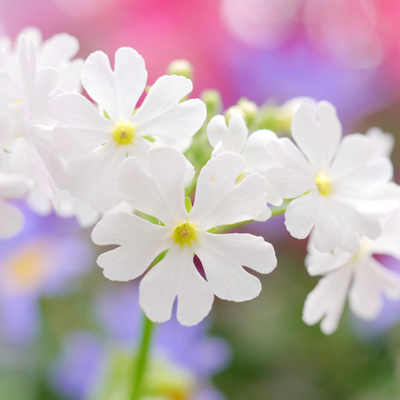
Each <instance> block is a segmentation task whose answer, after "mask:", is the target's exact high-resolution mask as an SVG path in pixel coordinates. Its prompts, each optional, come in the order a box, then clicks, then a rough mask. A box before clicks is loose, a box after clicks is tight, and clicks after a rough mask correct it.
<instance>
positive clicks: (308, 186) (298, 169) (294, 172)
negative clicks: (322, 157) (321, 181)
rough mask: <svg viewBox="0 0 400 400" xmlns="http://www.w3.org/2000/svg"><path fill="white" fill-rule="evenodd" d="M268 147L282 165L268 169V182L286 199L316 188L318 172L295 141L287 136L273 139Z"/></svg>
mask: <svg viewBox="0 0 400 400" xmlns="http://www.w3.org/2000/svg"><path fill="white" fill-rule="evenodd" d="M266 147H267V150H268V152H269V153H270V154H271V156H272V157H273V158H275V160H276V161H278V162H279V163H280V164H281V166H282V167H281V168H270V169H269V170H268V171H267V173H266V177H267V183H268V184H269V185H270V186H271V187H272V188H273V189H274V190H276V191H277V192H278V193H279V194H280V195H281V196H282V197H283V198H284V199H293V198H295V197H297V196H301V195H302V194H304V193H306V192H308V191H309V190H312V189H314V188H315V177H316V172H315V171H314V170H313V169H312V167H311V165H310V164H309V163H308V162H307V160H306V159H305V158H304V156H303V155H302V154H301V152H300V150H299V149H298V148H297V147H296V146H295V145H294V144H293V142H291V141H290V140H289V139H287V138H283V139H279V140H274V139H272V140H269V141H268V142H267V143H266Z"/></svg>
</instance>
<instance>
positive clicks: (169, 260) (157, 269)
mask: <svg viewBox="0 0 400 400" xmlns="http://www.w3.org/2000/svg"><path fill="white" fill-rule="evenodd" d="M190 263H193V253H192V252H191V251H190V252H188V251H182V249H181V248H180V246H172V247H171V248H170V250H169V251H168V253H167V255H166V256H165V257H164V259H163V260H161V261H160V262H159V263H158V264H157V265H155V266H154V267H153V268H152V269H151V270H150V271H149V272H148V273H147V274H146V275H145V277H144V278H143V279H142V281H141V282H140V286H139V303H140V306H141V307H142V309H143V311H144V313H145V314H146V315H147V317H148V318H149V319H151V320H152V321H153V322H165V321H168V320H169V319H170V318H171V314H172V306H173V304H174V301H175V298H176V296H177V294H178V287H179V276H180V272H181V269H182V268H188V266H189V265H190Z"/></svg>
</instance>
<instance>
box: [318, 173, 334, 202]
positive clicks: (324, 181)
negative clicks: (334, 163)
mask: <svg viewBox="0 0 400 400" xmlns="http://www.w3.org/2000/svg"><path fill="white" fill-rule="evenodd" d="M315 184H316V185H317V188H318V191H319V193H320V194H321V195H322V196H325V197H327V196H329V195H330V194H331V192H332V184H331V180H330V178H329V176H328V175H327V174H326V173H325V172H320V173H319V174H318V175H317V177H316V178H315Z"/></svg>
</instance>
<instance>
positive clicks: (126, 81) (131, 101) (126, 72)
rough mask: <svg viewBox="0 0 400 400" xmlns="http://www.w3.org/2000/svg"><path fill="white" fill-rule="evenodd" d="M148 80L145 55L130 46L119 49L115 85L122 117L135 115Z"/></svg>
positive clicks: (116, 57)
mask: <svg viewBox="0 0 400 400" xmlns="http://www.w3.org/2000/svg"><path fill="white" fill-rule="evenodd" d="M146 82H147V71H146V68H145V64H144V60H143V57H142V56H141V55H140V54H139V53H138V52H137V51H136V50H133V49H131V48H129V47H122V48H120V49H118V50H117V52H116V53H115V85H116V90H117V99H118V104H119V110H120V116H121V118H124V119H125V118H129V117H131V116H132V115H133V111H134V110H135V106H136V103H137V102H138V100H139V97H140V96H141V95H142V93H143V92H144V89H145V88H146Z"/></svg>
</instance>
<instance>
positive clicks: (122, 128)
mask: <svg viewBox="0 0 400 400" xmlns="http://www.w3.org/2000/svg"><path fill="white" fill-rule="evenodd" d="M111 134H112V135H113V136H114V140H115V141H116V142H117V144H118V146H127V145H128V144H133V139H134V138H135V127H133V126H132V125H129V124H119V125H116V127H115V129H114V130H113V131H112V132H111Z"/></svg>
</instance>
